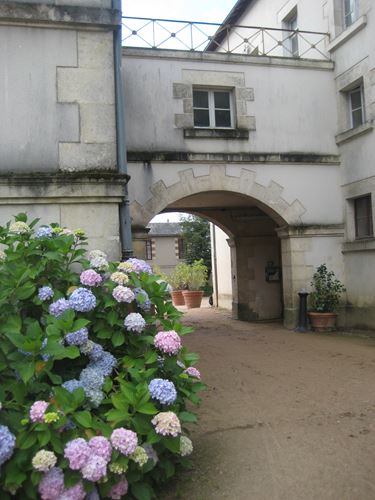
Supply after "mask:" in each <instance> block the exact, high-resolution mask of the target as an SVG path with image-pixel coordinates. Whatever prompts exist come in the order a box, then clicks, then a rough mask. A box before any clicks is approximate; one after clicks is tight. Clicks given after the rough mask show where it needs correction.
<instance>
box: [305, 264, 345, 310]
mask: <svg viewBox="0 0 375 500" xmlns="http://www.w3.org/2000/svg"><path fill="white" fill-rule="evenodd" d="M311 285H312V286H313V292H311V294H310V298H311V305H312V310H313V311H316V312H333V311H334V310H335V309H336V307H337V306H338V304H339V301H340V296H341V295H342V293H343V292H345V287H344V285H343V284H342V283H341V282H340V281H339V280H338V279H336V276H335V274H334V272H333V271H328V269H327V266H326V265H325V264H322V265H321V266H319V267H318V268H317V269H316V271H315V273H314V276H313V278H312V281H311Z"/></svg>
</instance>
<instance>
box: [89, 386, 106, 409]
mask: <svg viewBox="0 0 375 500" xmlns="http://www.w3.org/2000/svg"><path fill="white" fill-rule="evenodd" d="M85 394H86V397H87V399H88V400H89V401H90V402H91V404H92V405H93V406H99V405H100V403H101V402H102V401H103V399H104V393H103V392H102V391H101V390H100V389H85Z"/></svg>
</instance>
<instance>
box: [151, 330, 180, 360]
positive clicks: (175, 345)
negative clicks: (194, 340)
mask: <svg viewBox="0 0 375 500" xmlns="http://www.w3.org/2000/svg"><path fill="white" fill-rule="evenodd" d="M154 346H155V347H156V348H157V349H159V351H161V352H163V353H164V354H169V355H170V356H174V355H176V354H178V351H179V350H180V349H181V338H180V336H179V335H178V333H177V332H175V331H174V330H170V331H168V332H159V333H157V334H156V335H155V338H154Z"/></svg>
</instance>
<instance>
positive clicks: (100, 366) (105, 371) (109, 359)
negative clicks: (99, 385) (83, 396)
mask: <svg viewBox="0 0 375 500" xmlns="http://www.w3.org/2000/svg"><path fill="white" fill-rule="evenodd" d="M116 364H117V361H116V358H115V357H114V356H112V354H111V353H109V352H107V351H103V353H102V356H101V357H100V359H98V360H97V361H95V362H93V363H90V364H89V367H90V368H92V369H93V370H96V371H98V372H99V373H101V374H102V375H103V376H104V377H108V376H109V375H110V374H111V373H112V370H113V368H114V367H115V366H116Z"/></svg>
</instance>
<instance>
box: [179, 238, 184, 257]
mask: <svg viewBox="0 0 375 500" xmlns="http://www.w3.org/2000/svg"><path fill="white" fill-rule="evenodd" d="M184 257H185V242H184V239H183V238H178V258H179V259H183V258H184Z"/></svg>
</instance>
